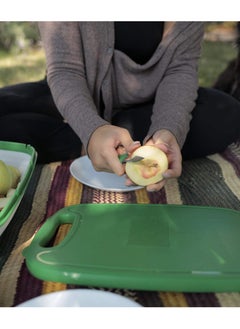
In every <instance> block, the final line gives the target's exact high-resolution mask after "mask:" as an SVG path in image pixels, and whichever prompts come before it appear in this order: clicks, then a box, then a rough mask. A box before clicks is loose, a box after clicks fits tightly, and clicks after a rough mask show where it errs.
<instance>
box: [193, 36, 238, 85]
mask: <svg viewBox="0 0 240 329" xmlns="http://www.w3.org/2000/svg"><path fill="white" fill-rule="evenodd" d="M236 55H237V49H236V47H235V46H234V44H233V43H230V42H220V41H219V42H210V41H204V43H203V47H202V56H201V58H200V61H199V84H200V86H203V87H210V86H212V85H213V83H214V82H215V80H216V79H217V77H218V75H219V74H220V73H221V72H222V71H223V70H224V69H225V68H226V67H227V65H228V63H229V62H230V61H231V60H232V59H233V58H235V57H236Z"/></svg>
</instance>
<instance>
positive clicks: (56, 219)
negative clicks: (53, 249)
mask: <svg viewBox="0 0 240 329" xmlns="http://www.w3.org/2000/svg"><path fill="white" fill-rule="evenodd" d="M81 217H82V216H81V214H80V213H77V212H75V211H74V210H72V209H70V208H69V209H68V211H66V209H61V210H59V211H58V212H56V213H55V214H54V215H53V216H51V217H49V218H48V219H47V221H46V222H45V223H44V224H43V225H42V226H41V228H40V229H39V231H38V232H37V234H36V235H35V237H34V239H33V241H32V244H34V245H35V247H36V248H38V249H40V248H46V247H47V246H48V245H49V242H50V241H51V240H52V239H53V238H54V236H55V234H56V232H57V231H58V229H59V228H60V226H61V225H64V224H71V225H72V229H73V230H74V229H76V226H77V225H78V223H79V220H80V219H81ZM70 236H71V230H70V231H69V232H68V234H67V235H66V236H65V237H64V241H67V240H68V239H70Z"/></svg>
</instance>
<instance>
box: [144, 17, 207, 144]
mask: <svg viewBox="0 0 240 329" xmlns="http://www.w3.org/2000/svg"><path fill="white" fill-rule="evenodd" d="M176 24H181V22H177V23H176ZM187 30H188V31H187V32H186V33H185V34H184V32H182V34H183V35H182V36H181V35H179V37H178V38H177V39H176V40H175V41H174V42H176V43H178V45H177V46H176V47H175V51H174V54H173V56H172V58H171V62H170V63H169V65H168V68H167V70H166V72H165V74H164V78H163V79H162V81H161V82H160V84H159V86H158V89H157V92H156V96H155V103H154V106H153V114H152V124H151V127H150V129H149V131H148V134H147V136H146V139H145V141H146V140H148V139H149V138H150V137H151V136H152V135H153V134H154V133H155V132H156V131H158V130H161V129H167V130H169V131H170V132H171V133H172V134H173V135H174V136H175V137H176V140H177V142H178V144H179V146H180V148H181V147H182V146H183V144H184V141H185V139H186V136H187V133H188V130H189V124H190V121H191V112H192V110H193V108H194V107H195V101H196V99H197V91H198V60H199V57H200V54H201V44H202V39H203V33H204V25H203V24H202V23H190V22H189V25H188V27H187Z"/></svg>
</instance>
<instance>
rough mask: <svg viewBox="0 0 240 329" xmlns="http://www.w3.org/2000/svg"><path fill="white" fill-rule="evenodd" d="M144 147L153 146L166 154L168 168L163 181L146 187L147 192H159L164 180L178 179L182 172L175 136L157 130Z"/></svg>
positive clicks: (179, 152)
mask: <svg viewBox="0 0 240 329" xmlns="http://www.w3.org/2000/svg"><path fill="white" fill-rule="evenodd" d="M145 145H153V146H156V147H158V148H159V149H161V150H162V151H163V152H165V153H166V155H167V158H168V163H169V167H168V169H167V170H166V171H165V172H164V173H163V177H164V179H163V180H161V181H160V182H158V183H156V184H151V185H148V186H146V189H147V191H149V192H155V191H159V190H160V189H161V188H162V187H163V186H164V185H165V183H166V179H168V178H174V177H179V176H180V175H181V172H182V155H181V151H180V147H179V145H178V143H177V140H176V138H175V136H174V135H173V134H172V133H171V132H170V131H168V130H165V129H163V130H158V131H157V132H155V133H154V135H153V136H152V137H151V138H150V139H148V140H147V142H146V143H145ZM132 184H133V183H132V182H131V180H129V179H128V180H127V185H132Z"/></svg>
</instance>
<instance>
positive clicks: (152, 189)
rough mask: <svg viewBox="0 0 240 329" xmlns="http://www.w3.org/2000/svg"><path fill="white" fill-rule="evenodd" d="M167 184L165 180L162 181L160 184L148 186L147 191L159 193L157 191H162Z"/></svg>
mask: <svg viewBox="0 0 240 329" xmlns="http://www.w3.org/2000/svg"><path fill="white" fill-rule="evenodd" d="M165 183H166V180H165V179H163V180H161V181H160V182H158V183H156V184H150V185H148V186H147V187H146V190H147V191H148V192H157V191H160V190H161V189H162V188H163V186H164V185H165Z"/></svg>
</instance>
